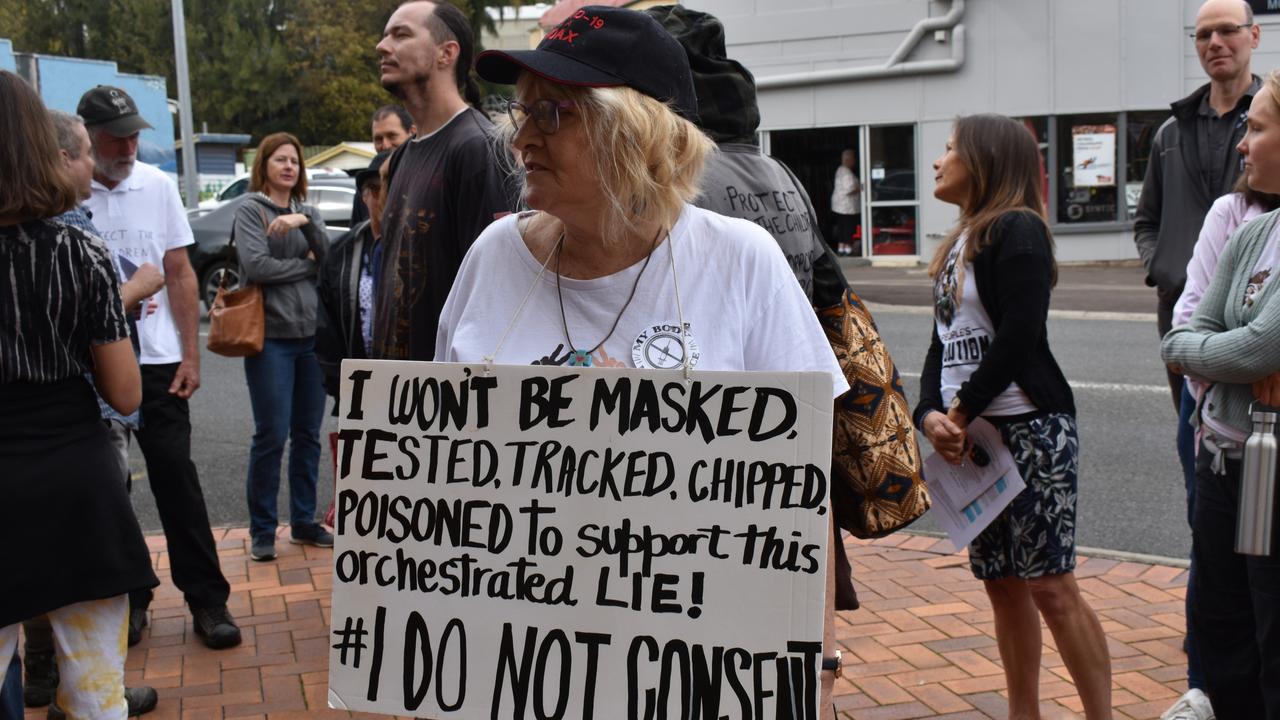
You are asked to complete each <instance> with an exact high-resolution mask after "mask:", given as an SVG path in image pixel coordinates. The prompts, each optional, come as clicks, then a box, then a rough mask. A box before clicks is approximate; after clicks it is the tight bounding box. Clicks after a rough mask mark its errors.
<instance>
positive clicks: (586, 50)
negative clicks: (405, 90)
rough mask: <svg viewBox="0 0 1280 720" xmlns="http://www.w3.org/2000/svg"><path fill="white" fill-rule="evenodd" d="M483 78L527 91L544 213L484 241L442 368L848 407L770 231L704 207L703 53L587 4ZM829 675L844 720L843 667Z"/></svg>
mask: <svg viewBox="0 0 1280 720" xmlns="http://www.w3.org/2000/svg"><path fill="white" fill-rule="evenodd" d="M620 48H627V50H625V51H624V50H621V49H620ZM476 69H477V71H478V72H479V74H480V75H481V77H483V78H485V79H486V80H489V81H491V82H498V83H514V84H515V85H516V100H513V101H511V102H510V103H509V107H508V114H509V120H510V121H509V123H507V124H506V125H505V127H504V128H503V130H504V131H505V136H504V139H505V140H506V141H507V142H508V143H509V145H510V147H511V149H512V151H513V153H514V155H515V156H516V157H517V158H518V160H519V161H520V164H521V166H522V168H523V174H522V175H521V177H522V180H523V195H524V198H525V201H526V202H527V203H528V206H529V207H531V208H534V211H533V212H528V213H523V214H520V215H512V216H508V217H506V218H503V219H501V220H498V221H497V222H494V223H493V224H492V225H490V226H489V227H488V228H487V229H486V230H485V231H484V233H482V234H481V236H480V237H479V239H477V240H476V242H475V245H474V246H473V247H472V248H471V251H470V253H469V254H468V255H467V258H466V260H465V261H464V262H463V264H462V267H461V269H460V270H459V272H458V277H457V280H456V281H455V283H454V286H453V290H452V292H451V293H450V296H449V300H448V302H447V303H446V304H445V307H444V310H443V312H442V314H441V318H440V332H439V336H438V339H437V343H436V359H437V360H441V361H449V362H480V361H490V362H496V363H505V364H524V365H527V364H544V365H570V366H603V367H619V368H648V369H659V370H670V371H672V372H684V373H688V372H690V371H691V370H739V371H821V372H827V373H830V374H831V376H832V382H833V384H834V391H835V393H836V395H839V394H841V393H843V392H844V391H845V390H846V389H847V387H848V386H847V385H846V383H845V381H844V378H843V376H842V374H841V372H840V368H839V366H838V364H837V363H836V360H835V357H834V355H833V354H832V352H831V348H830V345H829V344H828V343H827V340H826V338H825V336H824V334H823V331H822V328H821V327H820V326H819V325H818V322H817V319H816V318H815V316H814V313H813V310H812V309H810V307H809V303H808V301H807V300H806V298H805V295H804V292H803V291H802V290H801V288H800V286H799V285H798V284H797V283H796V281H795V278H794V275H793V274H792V272H791V269H790V267H789V266H788V265H787V262H786V260H785V258H784V257H783V255H782V253H781V252H780V251H779V250H778V247H777V244H776V243H775V242H774V241H773V239H772V238H771V237H770V236H769V234H768V233H767V232H765V231H764V230H763V229H761V228H760V227H758V226H756V225H754V224H753V223H750V222H748V221H745V220H737V219H730V218H725V217H722V216H720V215H716V214H714V213H711V212H708V211H705V210H700V209H698V208H695V207H693V206H692V205H690V204H689V201H690V200H692V199H693V198H694V197H696V196H697V194H698V181H699V178H700V176H701V173H702V169H703V165H704V160H705V158H706V157H707V155H708V153H710V152H712V151H713V150H714V145H713V143H712V142H711V140H709V139H708V138H707V137H706V136H704V135H703V134H702V133H701V132H699V131H698V129H697V127H695V126H694V125H693V123H691V122H690V121H689V119H688V118H690V117H692V116H693V115H694V114H695V112H696V107H697V99H696V97H695V94H694V90H693V81H692V76H691V74H690V71H689V65H688V60H687V57H686V55H685V52H684V51H683V50H682V49H681V47H680V45H679V44H678V43H677V42H676V40H675V39H673V38H672V37H671V36H670V35H669V34H668V33H667V32H666V31H665V30H664V29H663V28H662V26H661V25H659V24H658V23H657V22H656V21H655V20H654V19H653V18H651V17H649V16H648V15H645V14H643V13H639V12H635V11H631V10H622V9H617V8H605V7H587V8H583V9H582V10H581V11H579V12H578V13H576V14H575V15H574V16H573V17H571V18H570V19H569V20H567V21H566V22H565V23H564V24H563V25H562V26H561V27H560V28H557V29H556V30H555V31H553V32H552V33H551V34H550V35H548V36H547V38H546V39H544V40H543V41H542V43H540V44H539V46H538V48H537V49H536V50H530V51H520V52H500V51H488V52H485V53H483V54H481V55H480V56H479V58H478V59H477V62H476ZM828 554H829V555H830V553H828ZM833 566H834V563H830V562H829V563H828V575H829V576H830V570H831V568H832V567H833ZM827 585H828V595H830V594H831V593H832V588H833V587H834V585H833V584H832V582H831V580H830V577H829V578H828V582H827ZM833 605H834V603H833V601H831V600H830V599H828V602H827V612H828V626H830V621H831V619H832V617H833V610H832V608H833ZM827 636H828V642H826V643H824V655H825V656H828V657H830V656H833V655H834V652H833V649H834V644H833V643H832V642H831V640H832V638H831V632H830V627H828V632H827ZM832 660H834V658H832ZM828 664H830V663H828ZM832 670H834V668H832ZM822 675H823V676H822V681H823V682H822V688H823V690H824V694H823V698H824V700H823V712H824V717H834V710H833V708H832V707H831V702H830V689H831V686H832V684H833V680H834V672H833V671H824V672H823V674H822Z"/></svg>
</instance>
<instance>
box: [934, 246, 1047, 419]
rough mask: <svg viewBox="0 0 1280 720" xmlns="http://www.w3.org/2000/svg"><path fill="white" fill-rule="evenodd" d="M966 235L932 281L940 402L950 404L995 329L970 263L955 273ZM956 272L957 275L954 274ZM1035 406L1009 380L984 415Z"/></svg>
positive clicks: (1027, 410) (1014, 412) (1028, 409)
mask: <svg viewBox="0 0 1280 720" xmlns="http://www.w3.org/2000/svg"><path fill="white" fill-rule="evenodd" d="M965 241H966V238H965V237H964V236H962V237H961V238H960V239H959V240H957V241H956V244H955V247H953V248H952V249H951V254H950V255H948V256H947V262H946V265H944V266H943V268H942V272H941V273H939V276H938V280H937V282H935V283H934V294H935V295H936V296H939V297H936V298H935V300H938V302H936V303H935V307H936V308H937V309H936V310H935V311H934V325H935V327H937V329H938V338H939V339H941V340H942V402H943V403H945V404H946V406H948V407H950V405H951V401H952V400H953V399H955V396H956V393H957V392H959V391H960V386H961V385H963V384H964V383H965V381H967V380H968V379H969V376H970V375H972V374H973V371H974V370H977V369H978V365H979V364H981V362H982V358H984V357H986V354H987V348H989V347H990V346H991V340H992V338H994V337H995V334H996V328H995V325H994V323H992V322H991V316H990V315H988V314H987V309H986V308H985V307H983V305H982V300H980V299H979V298H978V283H977V281H976V280H974V275H973V263H968V264H966V265H964V266H963V271H962V272H960V273H957V272H956V269H957V268H959V267H961V266H960V258H961V257H963V256H964V245H965ZM957 275H959V277H957ZM1035 411H1036V406H1035V404H1034V403H1032V402H1031V398H1029V397H1027V394H1026V393H1025V392H1023V391H1022V388H1021V387H1019V386H1018V383H1017V382H1011V383H1009V387H1007V388H1005V391H1004V392H1002V393H1000V394H999V395H997V396H996V398H995V399H994V400H992V401H991V404H990V405H988V406H987V409H986V410H983V411H982V414H983V415H990V416H992V417H1001V416H1008V415H1022V414H1024V413H1030V412H1035Z"/></svg>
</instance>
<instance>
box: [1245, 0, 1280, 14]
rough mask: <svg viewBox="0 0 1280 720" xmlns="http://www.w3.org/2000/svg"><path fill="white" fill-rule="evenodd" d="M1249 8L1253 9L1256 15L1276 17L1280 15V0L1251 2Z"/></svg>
mask: <svg viewBox="0 0 1280 720" xmlns="http://www.w3.org/2000/svg"><path fill="white" fill-rule="evenodd" d="M1249 7H1251V8H1253V12H1254V14H1255V15H1256V14H1259V13H1261V14H1264V15H1266V14H1271V15H1274V14H1277V13H1280V0H1249Z"/></svg>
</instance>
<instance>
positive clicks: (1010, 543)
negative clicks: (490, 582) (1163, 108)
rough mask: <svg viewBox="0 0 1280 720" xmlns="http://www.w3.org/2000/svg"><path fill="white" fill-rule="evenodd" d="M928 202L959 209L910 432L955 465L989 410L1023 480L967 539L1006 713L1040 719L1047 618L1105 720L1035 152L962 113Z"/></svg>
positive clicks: (1100, 654)
mask: <svg viewBox="0 0 1280 720" xmlns="http://www.w3.org/2000/svg"><path fill="white" fill-rule="evenodd" d="M933 167H934V170H935V171H936V178H935V179H936V181H937V185H936V187H935V189H934V192H933V194H934V197H936V198H938V199H939V200H942V201H943V202H948V203H952V204H954V205H958V206H959V207H960V222H959V224H958V225H957V226H956V228H955V229H954V230H953V231H952V232H951V234H950V235H949V236H948V237H947V239H946V240H945V241H944V242H943V243H942V244H941V245H940V246H939V247H938V250H937V252H936V253H935V254H934V257H933V260H932V262H930V264H929V274H930V276H932V277H933V279H934V306H935V308H934V332H933V339H932V341H931V343H930V345H929V353H928V356H927V357H926V358H925V364H924V372H923V373H922V377H921V380H920V396H921V399H920V404H919V405H918V406H917V408H916V411H915V422H916V426H917V427H919V428H920V430H921V431H922V432H924V434H925V436H926V437H927V438H928V439H929V442H930V443H931V444H932V445H933V447H934V450H936V451H937V452H938V453H939V454H941V455H942V456H943V458H945V459H946V460H947V461H948V462H952V463H960V462H961V461H962V459H963V457H964V453H965V450H966V442H965V429H966V427H967V426H968V424H969V421H970V420H971V419H972V418H975V417H978V416H981V417H983V418H984V419H985V420H987V421H989V422H991V423H992V424H993V425H995V426H996V428H998V429H999V430H1000V433H1001V436H1002V438H1003V439H1004V442H1005V444H1006V445H1007V446H1008V447H1009V450H1010V451H1011V453H1012V454H1013V458H1014V462H1015V464H1016V465H1017V468H1018V471H1019V473H1020V474H1021V475H1022V478H1023V479H1024V480H1025V481H1026V483H1027V488H1026V489H1025V490H1023V491H1022V492H1021V493H1020V494H1019V495H1018V497H1017V498H1015V499H1014V501H1013V502H1012V503H1011V504H1010V505H1009V507H1007V508H1006V509H1005V510H1004V511H1003V512H1001V513H1000V515H999V516H998V517H997V518H996V519H995V520H994V521H993V522H992V523H991V525H989V526H988V527H987V528H986V529H985V530H984V531H983V532H982V533H981V534H980V535H978V537H977V538H976V539H975V540H974V541H973V543H972V544H970V546H969V563H970V567H971V568H972V570H973V574H974V576H975V577H977V578H979V579H980V580H982V581H983V583H984V585H985V587H986V590H987V595H988V597H990V598H991V607H992V609H993V611H994V612H995V626H996V640H997V642H998V644H999V650H1000V659H1001V661H1002V663H1003V665H1004V672H1005V680H1006V682H1007V683H1008V688H1009V717H1010V718H1038V717H1039V716H1040V715H1039V712H1040V711H1039V671H1040V649H1041V640H1040V617H1041V616H1043V617H1044V620H1045V623H1046V624H1047V625H1048V626H1049V631H1050V632H1051V633H1052V634H1053V637H1054V640H1055V641H1056V642H1057V645H1058V651H1059V652H1060V653H1061V654H1062V659H1063V661H1064V662H1065V664H1066V666H1067V670H1068V671H1069V672H1070V673H1071V677H1072V679H1073V680H1074V681H1075V684H1076V688H1077V690H1078V692H1079V693H1080V699H1081V701H1082V703H1083V704H1084V709H1085V715H1086V716H1087V717H1089V718H1109V717H1111V661H1110V657H1109V655H1108V652H1107V644H1106V638H1105V637H1104V636H1103V632H1102V626H1101V624H1099V622H1098V618H1097V616H1096V615H1095V614H1094V613H1093V611H1092V610H1091V609H1090V608H1089V606H1088V605H1087V604H1086V603H1085V601H1084V599H1083V598H1082V597H1081V596H1080V589H1079V587H1078V586H1077V585H1076V581H1075V577H1074V575H1073V574H1072V570H1074V568H1075V502H1076V491H1077V487H1076V473H1077V470H1078V467H1079V441H1078V438H1077V435H1076V422H1075V405H1074V402H1073V400H1072V397H1071V388H1070V387H1069V386H1068V385H1067V380H1066V378H1065V377H1063V375H1062V371H1061V370H1060V369H1059V368H1058V364H1057V362H1056V361H1055V360H1054V359H1053V354H1052V353H1051V352H1050V351H1049V341H1048V336H1047V332H1046V328H1045V321H1046V318H1047V317H1048V312H1049V293H1050V290H1051V289H1052V287H1053V284H1054V282H1055V280H1056V277H1057V266H1056V263H1055V262H1054V258H1053V239H1052V238H1051V236H1050V235H1049V229H1048V227H1047V226H1046V225H1045V221H1044V202H1043V199H1042V198H1041V193H1040V187H1041V174H1040V152H1039V150H1038V148H1037V147H1036V142H1035V139H1034V138H1033V137H1032V136H1031V134H1030V133H1029V132H1028V131H1027V130H1026V128H1025V127H1023V126H1022V125H1021V124H1019V123H1017V122H1015V121H1014V120H1011V119H1009V118H1007V117H1004V116H1001V115H973V116H969V117H964V118H960V119H959V120H958V121H956V125H955V129H954V131H953V133H952V135H951V138H950V140H949V141H948V142H947V149H946V152H945V153H944V154H943V155H942V157H940V158H939V159H938V160H937V161H935V162H934V164H933Z"/></svg>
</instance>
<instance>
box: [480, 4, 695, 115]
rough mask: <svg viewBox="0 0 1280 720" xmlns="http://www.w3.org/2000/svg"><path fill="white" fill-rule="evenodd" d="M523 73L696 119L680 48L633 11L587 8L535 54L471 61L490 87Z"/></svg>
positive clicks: (495, 54) (496, 53) (487, 55)
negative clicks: (616, 93) (605, 90)
mask: <svg viewBox="0 0 1280 720" xmlns="http://www.w3.org/2000/svg"><path fill="white" fill-rule="evenodd" d="M522 71H523V72H531V73H533V74H534V75H537V76H538V77H541V78H544V79H546V80H550V81H551V82H555V83H560V84H562V85H577V86H580V87H620V86H626V87H629V88H632V89H634V90H638V91H639V92H642V93H644V94H645V95H648V96H649V97H651V98H655V99H657V100H661V101H662V102H665V103H670V104H671V107H672V109H674V110H675V111H676V113H677V114H679V115H680V116H681V117H683V118H685V119H686V120H696V119H697V117H698V97H697V95H696V94H695V93H694V90H693V77H692V75H691V74H690V73H689V58H688V57H686V55H685V52H684V48H682V47H680V43H679V42H676V40H675V38H673V37H671V35H670V34H669V33H668V32H667V31H666V30H664V29H663V28H662V25H660V24H659V23H658V21H656V20H654V19H653V18H652V17H649V16H648V15H646V14H645V13H642V12H638V11H635V10H627V9H624V8H615V7H605V6H603V5H587V6H586V7H583V8H580V9H579V10H577V11H576V12H574V14H573V15H571V16H569V19H567V20H565V21H564V22H562V23H560V24H559V25H557V26H556V27H555V29H553V30H552V31H551V32H549V33H547V36H546V37H544V38H543V39H542V42H540V43H538V47H537V48H536V49H534V50H486V51H484V52H482V53H480V56H479V57H477V58H476V73H478V74H479V75H480V77H482V78H484V79H485V80H488V81H489V82H494V83H502V84H506V85H513V84H515V82H516V79H517V78H518V77H520V73H521V72H522Z"/></svg>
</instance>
